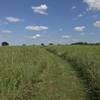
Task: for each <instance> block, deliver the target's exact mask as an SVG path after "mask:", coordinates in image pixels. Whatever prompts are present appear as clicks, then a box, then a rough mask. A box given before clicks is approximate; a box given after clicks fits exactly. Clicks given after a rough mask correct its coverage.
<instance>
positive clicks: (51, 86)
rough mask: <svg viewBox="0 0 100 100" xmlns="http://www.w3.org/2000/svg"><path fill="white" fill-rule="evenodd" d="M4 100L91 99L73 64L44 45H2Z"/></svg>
mask: <svg viewBox="0 0 100 100" xmlns="http://www.w3.org/2000/svg"><path fill="white" fill-rule="evenodd" d="M0 99H1V100H88V97H87V94H86V92H85V86H84V84H83V82H82V81H81V80H80V79H79V77H78V76H77V73H76V71H75V70H74V69H73V68H72V66H71V65H70V64H68V63H67V62H65V61H64V60H62V59H61V58H60V57H58V56H56V55H54V54H52V53H50V52H48V51H47V50H45V49H44V48H43V47H41V46H21V47H18V46H17V47H0Z"/></svg>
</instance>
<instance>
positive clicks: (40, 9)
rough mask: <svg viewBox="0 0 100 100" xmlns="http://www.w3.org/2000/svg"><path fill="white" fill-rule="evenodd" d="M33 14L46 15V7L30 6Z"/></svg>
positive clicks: (44, 5)
mask: <svg viewBox="0 0 100 100" xmlns="http://www.w3.org/2000/svg"><path fill="white" fill-rule="evenodd" d="M32 9H33V11H34V12H35V13H38V14H42V15H47V14H48V13H47V10H48V6H47V5H46V4H41V5H40V6H32Z"/></svg>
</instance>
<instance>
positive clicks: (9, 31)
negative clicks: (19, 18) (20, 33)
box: [0, 30, 12, 33]
mask: <svg viewBox="0 0 100 100" xmlns="http://www.w3.org/2000/svg"><path fill="white" fill-rule="evenodd" d="M0 33H12V31H11V30H0Z"/></svg>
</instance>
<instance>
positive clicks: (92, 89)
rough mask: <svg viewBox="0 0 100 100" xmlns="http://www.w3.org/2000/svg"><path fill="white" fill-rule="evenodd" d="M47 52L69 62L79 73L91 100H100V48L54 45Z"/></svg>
mask: <svg viewBox="0 0 100 100" xmlns="http://www.w3.org/2000/svg"><path fill="white" fill-rule="evenodd" d="M47 50H48V51H49V52H52V53H53V54H55V55H57V56H59V57H60V58H62V59H64V60H65V61H67V62H69V63H70V64H71V65H72V66H73V68H74V69H75V70H76V71H77V73H79V75H80V78H81V79H82V80H83V82H84V84H85V85H87V93H88V94H89V95H90V98H91V100H100V46H99V45H97V46H95V45H94V46H91V45H69V46H67V45H59V46H57V45H54V46H48V47H47Z"/></svg>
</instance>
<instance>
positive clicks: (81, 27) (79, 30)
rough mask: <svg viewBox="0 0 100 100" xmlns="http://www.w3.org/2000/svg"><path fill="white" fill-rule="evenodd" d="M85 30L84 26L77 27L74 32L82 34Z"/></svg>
mask: <svg viewBox="0 0 100 100" xmlns="http://www.w3.org/2000/svg"><path fill="white" fill-rule="evenodd" d="M85 28H86V27H85V26H77V27H75V28H74V30H75V31H77V32H83V31H84V30H85Z"/></svg>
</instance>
